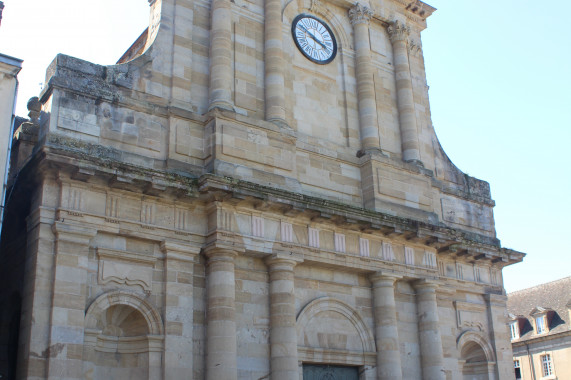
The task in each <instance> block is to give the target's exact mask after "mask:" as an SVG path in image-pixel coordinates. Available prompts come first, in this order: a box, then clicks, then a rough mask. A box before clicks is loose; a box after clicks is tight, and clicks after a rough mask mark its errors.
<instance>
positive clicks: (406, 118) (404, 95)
mask: <svg viewBox="0 0 571 380" xmlns="http://www.w3.org/2000/svg"><path fill="white" fill-rule="evenodd" d="M387 30H388V33H389V37H390V40H391V43H392V45H393V54H394V67H395V78H396V85H397V107H398V112H399V120H400V131H401V144H402V157H403V160H404V161H406V162H412V163H416V164H419V165H421V164H422V163H421V160H420V147H419V142H418V127H417V122H416V112H415V108H414V94H413V92H412V78H411V75H410V62H409V59H408V39H409V35H410V27H408V26H407V25H405V24H403V23H402V22H399V21H395V22H393V23H392V24H391V25H389V27H388V29H387Z"/></svg>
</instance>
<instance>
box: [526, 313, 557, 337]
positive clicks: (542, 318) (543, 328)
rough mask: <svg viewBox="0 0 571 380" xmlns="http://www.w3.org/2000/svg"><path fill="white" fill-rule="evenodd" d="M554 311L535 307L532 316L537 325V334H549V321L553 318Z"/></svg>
mask: <svg viewBox="0 0 571 380" xmlns="http://www.w3.org/2000/svg"><path fill="white" fill-rule="evenodd" d="M553 313H554V311H553V309H549V308H543V307H540V306H537V307H535V308H534V309H533V310H532V311H531V313H529V314H530V316H531V317H532V318H533V321H534V323H535V333H536V334H538V335H539V334H545V333H548V332H549V321H550V320H551V317H552V316H553Z"/></svg>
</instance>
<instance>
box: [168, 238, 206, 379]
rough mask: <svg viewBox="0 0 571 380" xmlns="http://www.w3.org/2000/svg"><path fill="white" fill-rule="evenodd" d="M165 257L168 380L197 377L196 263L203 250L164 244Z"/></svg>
mask: <svg viewBox="0 0 571 380" xmlns="http://www.w3.org/2000/svg"><path fill="white" fill-rule="evenodd" d="M161 250H162V251H163V253H164V255H165V272H164V275H165V294H167V297H165V317H164V323H165V343H164V347H165V357H164V365H163V373H164V379H165V380H171V379H172V380H177V379H188V378H192V377H193V376H192V375H193V373H192V371H193V368H194V367H193V356H194V350H193V330H194V318H193V316H194V300H193V293H194V292H193V289H194V286H193V276H194V260H195V257H196V255H198V253H199V252H200V248H198V247H193V246H188V245H184V244H179V243H174V242H170V241H163V242H162V243H161Z"/></svg>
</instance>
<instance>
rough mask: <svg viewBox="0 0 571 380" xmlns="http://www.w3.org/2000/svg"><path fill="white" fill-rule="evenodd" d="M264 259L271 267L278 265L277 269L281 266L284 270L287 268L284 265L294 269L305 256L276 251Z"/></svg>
mask: <svg viewBox="0 0 571 380" xmlns="http://www.w3.org/2000/svg"><path fill="white" fill-rule="evenodd" d="M264 261H265V262H266V265H267V266H268V267H269V268H270V269H274V268H276V267H278V268H276V269H279V267H282V268H281V269H282V270H283V269H285V268H283V266H289V267H291V270H293V268H294V267H295V266H296V265H297V264H300V263H302V262H303V258H302V257H300V256H299V255H295V254H293V253H275V254H273V255H270V256H267V257H266V259H265V260H264Z"/></svg>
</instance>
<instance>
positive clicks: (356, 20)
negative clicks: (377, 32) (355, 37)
mask: <svg viewBox="0 0 571 380" xmlns="http://www.w3.org/2000/svg"><path fill="white" fill-rule="evenodd" d="M372 16H373V11H372V10H371V8H369V7H367V6H365V5H362V4H361V3H357V4H355V5H354V6H353V7H351V8H350V9H349V20H351V25H353V26H355V25H357V24H368V23H369V21H370V20H371V17H372Z"/></svg>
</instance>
